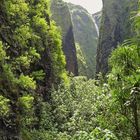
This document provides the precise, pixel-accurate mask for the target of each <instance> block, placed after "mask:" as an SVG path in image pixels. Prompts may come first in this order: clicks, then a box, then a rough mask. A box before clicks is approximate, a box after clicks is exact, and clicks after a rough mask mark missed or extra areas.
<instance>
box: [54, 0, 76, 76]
mask: <svg viewBox="0 0 140 140" xmlns="http://www.w3.org/2000/svg"><path fill="white" fill-rule="evenodd" d="M51 11H52V19H54V21H55V22H56V24H57V25H58V26H59V27H60V28H61V32H62V36H63V51H64V54H65V56H66V67H67V70H68V71H69V72H70V73H71V72H72V73H73V74H74V75H78V64H77V56H76V48H75V41H74V35H73V27H72V22H71V15H70V12H69V8H68V6H67V3H65V2H63V1H62V0H52V3H51Z"/></svg>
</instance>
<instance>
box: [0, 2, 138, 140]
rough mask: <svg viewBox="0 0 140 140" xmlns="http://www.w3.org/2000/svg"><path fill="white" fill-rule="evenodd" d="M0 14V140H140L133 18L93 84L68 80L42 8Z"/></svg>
mask: <svg viewBox="0 0 140 140" xmlns="http://www.w3.org/2000/svg"><path fill="white" fill-rule="evenodd" d="M0 12H1V13H0V139H2V140H20V139H22V140H139V139H140V94H139V93H140V49H139V45H140V41H139V37H140V32H139V29H140V16H139V11H138V12H137V13H138V14H137V13H136V14H135V16H134V17H133V18H132V19H133V21H134V24H133V25H132V26H133V28H132V29H133V30H134V34H135V36H134V38H132V39H130V40H128V41H125V42H124V43H123V44H122V45H120V46H118V48H117V49H116V50H115V51H113V52H112V55H111V57H110V59H109V64H110V72H109V73H108V75H106V76H104V77H103V76H102V74H99V75H98V80H94V79H87V78H86V77H80V76H79V77H72V76H69V78H68V76H67V73H66V71H65V57H64V55H63V52H62V48H61V46H62V45H61V35H60V33H59V30H58V29H57V27H56V26H55V23H54V22H53V21H52V20H50V11H49V1H48V0H42V1H36V0H31V1H28V0H27V1H25V0H18V1H15V0H6V1H4V0H2V1H1V2H0ZM77 47H78V46H77ZM77 49H79V48H77ZM79 57H82V53H81V52H80V50H79ZM82 59H83V58H82ZM83 61H84V59H83Z"/></svg>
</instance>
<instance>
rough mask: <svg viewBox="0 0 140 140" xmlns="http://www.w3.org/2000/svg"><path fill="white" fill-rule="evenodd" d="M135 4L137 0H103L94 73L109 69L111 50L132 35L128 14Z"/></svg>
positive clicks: (104, 72)
mask: <svg viewBox="0 0 140 140" xmlns="http://www.w3.org/2000/svg"><path fill="white" fill-rule="evenodd" d="M136 5H137V0H103V14H102V21H101V28H100V36H99V43H98V48H97V61H96V63H97V66H96V73H99V72H101V73H103V74H106V73H107V72H108V71H109V67H108V58H109V56H110V54H111V52H112V50H114V49H115V48H116V47H117V45H118V44H120V43H122V42H123V41H124V40H125V39H128V38H129V37H131V36H132V34H131V31H130V26H131V24H130V22H131V21H130V16H131V12H132V11H133V10H134V9H135V8H136Z"/></svg>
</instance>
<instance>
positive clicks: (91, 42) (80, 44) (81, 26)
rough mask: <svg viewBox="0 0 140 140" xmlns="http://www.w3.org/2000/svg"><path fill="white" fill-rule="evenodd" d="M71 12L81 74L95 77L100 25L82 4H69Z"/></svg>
mask: <svg viewBox="0 0 140 140" xmlns="http://www.w3.org/2000/svg"><path fill="white" fill-rule="evenodd" d="M68 5H69V9H70V12H71V17H72V23H73V32H74V38H75V42H76V43H77V45H76V46H77V57H78V68H79V75H83V76H88V77H90V78H93V77H94V75H95V70H96V49H97V41H98V32H99V31H98V25H97V24H96V21H95V18H93V17H92V15H91V14H89V13H88V11H87V10H86V9H84V8H83V7H81V6H78V5H73V4H70V3H69V4H68Z"/></svg>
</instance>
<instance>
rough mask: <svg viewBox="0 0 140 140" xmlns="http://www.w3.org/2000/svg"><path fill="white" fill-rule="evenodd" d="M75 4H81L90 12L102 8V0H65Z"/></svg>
mask: <svg viewBox="0 0 140 140" xmlns="http://www.w3.org/2000/svg"><path fill="white" fill-rule="evenodd" d="M64 1H66V2H71V3H73V4H77V5H81V6H83V7H84V8H86V9H87V10H88V11H89V12H90V13H96V12H98V11H100V10H101V9H102V0H64Z"/></svg>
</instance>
